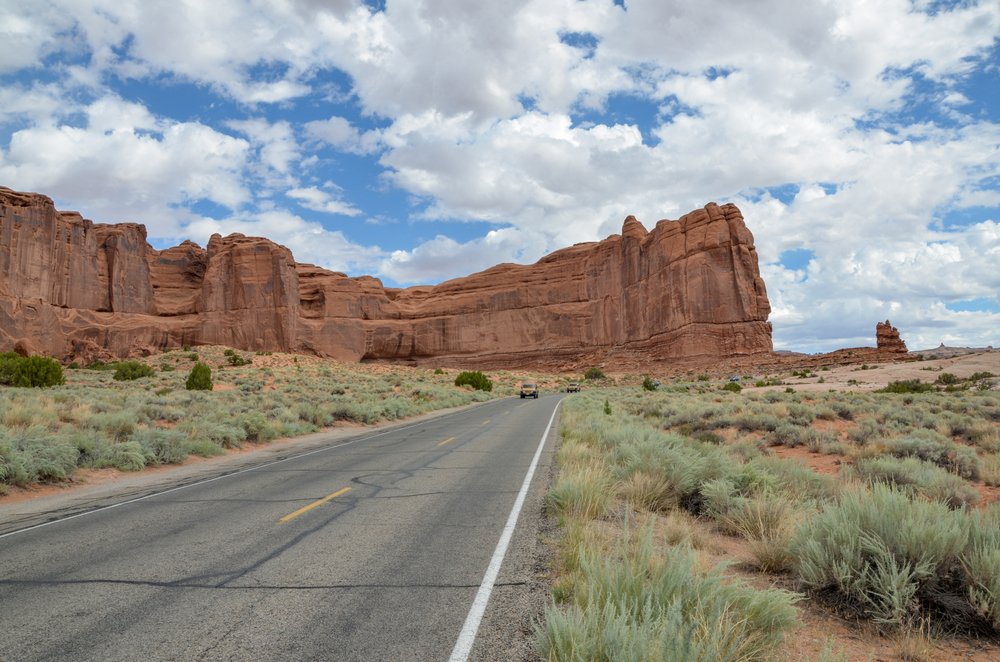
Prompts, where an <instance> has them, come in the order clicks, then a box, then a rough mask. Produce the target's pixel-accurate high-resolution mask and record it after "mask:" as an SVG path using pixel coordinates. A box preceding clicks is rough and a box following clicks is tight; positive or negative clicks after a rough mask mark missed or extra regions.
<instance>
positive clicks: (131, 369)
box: [114, 361, 156, 382]
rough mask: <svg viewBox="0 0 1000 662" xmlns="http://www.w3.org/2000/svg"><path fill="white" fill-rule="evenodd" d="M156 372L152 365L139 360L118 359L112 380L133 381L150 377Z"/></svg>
mask: <svg viewBox="0 0 1000 662" xmlns="http://www.w3.org/2000/svg"><path fill="white" fill-rule="evenodd" d="M154 374H156V371H154V370H153V367H152V366H148V365H146V364H145V363H142V362H140V361H120V362H119V363H117V364H116V365H115V374H114V380H115V381H116V382H124V381H133V380H136V379H140V378H142V377H152V376H153V375H154Z"/></svg>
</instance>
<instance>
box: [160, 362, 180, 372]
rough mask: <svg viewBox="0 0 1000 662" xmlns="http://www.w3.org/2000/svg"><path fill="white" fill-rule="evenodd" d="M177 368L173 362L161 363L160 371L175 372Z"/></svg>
mask: <svg viewBox="0 0 1000 662" xmlns="http://www.w3.org/2000/svg"><path fill="white" fill-rule="evenodd" d="M176 369H177V368H175V367H174V365H173V364H172V363H161V364H160V372H173V371H174V370H176Z"/></svg>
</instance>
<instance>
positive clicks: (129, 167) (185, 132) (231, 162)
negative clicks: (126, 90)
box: [0, 97, 250, 236]
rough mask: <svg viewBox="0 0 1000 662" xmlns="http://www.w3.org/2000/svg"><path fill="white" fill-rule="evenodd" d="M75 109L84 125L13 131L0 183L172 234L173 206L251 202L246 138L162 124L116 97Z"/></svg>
mask: <svg viewBox="0 0 1000 662" xmlns="http://www.w3.org/2000/svg"><path fill="white" fill-rule="evenodd" d="M81 110H82V112H83V114H84V115H85V116H86V118H87V121H86V122H85V125H84V126H71V125H66V124H62V125H55V126H33V127H30V128H26V129H22V130H19V131H15V132H14V133H13V134H12V135H11V138H10V141H9V145H8V149H7V150H6V151H5V152H3V153H0V180H2V181H3V182H5V184H6V185H7V186H11V187H14V188H20V189H26V190H34V191H40V192H50V193H52V194H53V195H54V196H55V197H56V198H57V200H74V201H86V208H85V209H84V210H83V211H84V212H86V214H87V215H88V216H91V217H94V218H95V219H96V220H99V221H106V222H113V221H126V220H131V221H141V222H143V223H146V224H147V226H148V227H149V230H150V231H151V233H152V234H153V235H154V236H155V235H157V234H161V233H162V234H166V235H171V234H176V232H177V229H178V221H180V220H181V219H182V218H183V216H184V213H183V212H178V211H176V210H174V206H175V205H176V204H177V203H181V202H185V201H187V202H190V201H197V200H209V201H212V202H214V203H217V204H219V205H223V206H225V207H229V208H236V207H238V206H240V205H241V204H242V203H244V202H245V201H247V200H248V199H249V197H250V195H249V192H248V191H247V189H246V188H245V186H244V180H243V177H242V170H243V168H244V167H245V165H246V162H247V151H248V144H247V142H246V141H244V140H241V139H239V138H235V137H233V136H229V135H226V134H222V133H219V132H218V131H215V130H213V129H211V128H209V127H207V126H204V125H202V124H198V123H187V122H169V121H166V122H160V121H158V120H156V119H154V118H153V117H152V116H151V115H150V114H149V113H148V112H146V111H145V109H144V108H142V107H141V106H139V105H137V104H134V103H130V102H125V101H123V100H121V99H119V98H116V97H104V98H101V99H98V100H97V101H95V102H94V103H92V104H90V105H88V106H85V107H83V108H82V109H81ZM178 217H180V218H178Z"/></svg>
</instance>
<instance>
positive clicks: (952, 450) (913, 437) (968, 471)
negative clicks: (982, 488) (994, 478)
mask: <svg viewBox="0 0 1000 662" xmlns="http://www.w3.org/2000/svg"><path fill="white" fill-rule="evenodd" d="M883 444H884V446H885V449H886V451H888V452H889V453H890V454H892V455H895V456H896V457H917V458H920V459H921V460H924V461H926V462H931V463H933V464H936V465H938V466H939V467H942V468H943V469H947V470H948V471H950V472H952V473H954V474H957V475H959V476H961V477H962V478H968V479H971V480H975V479H977V478H979V458H978V456H977V455H976V451H975V450H974V449H972V448H969V447H968V446H963V445H960V444H956V443H954V442H953V441H951V440H950V439H948V438H946V437H944V436H942V435H940V434H938V433H937V432H933V431H931V430H914V431H913V432H910V433H908V434H906V435H904V436H902V437H895V438H891V439H887V440H885V441H884V442H883Z"/></svg>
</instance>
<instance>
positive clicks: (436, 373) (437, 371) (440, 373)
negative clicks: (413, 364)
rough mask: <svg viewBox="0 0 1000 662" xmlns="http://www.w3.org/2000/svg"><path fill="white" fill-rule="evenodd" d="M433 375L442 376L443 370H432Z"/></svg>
mask: <svg viewBox="0 0 1000 662" xmlns="http://www.w3.org/2000/svg"><path fill="white" fill-rule="evenodd" d="M434 374H435V375H443V374H444V370H442V369H441V368H434Z"/></svg>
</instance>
